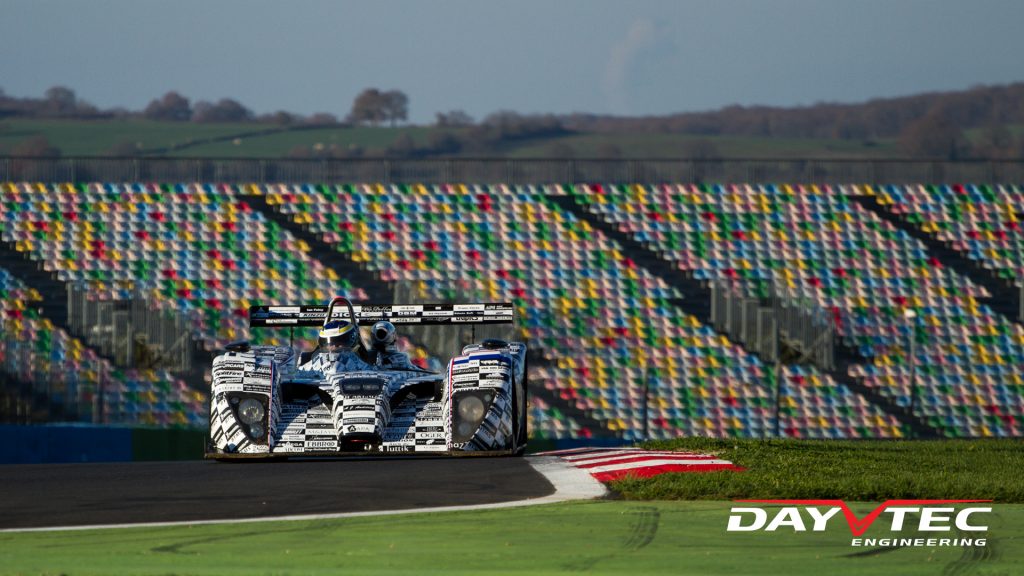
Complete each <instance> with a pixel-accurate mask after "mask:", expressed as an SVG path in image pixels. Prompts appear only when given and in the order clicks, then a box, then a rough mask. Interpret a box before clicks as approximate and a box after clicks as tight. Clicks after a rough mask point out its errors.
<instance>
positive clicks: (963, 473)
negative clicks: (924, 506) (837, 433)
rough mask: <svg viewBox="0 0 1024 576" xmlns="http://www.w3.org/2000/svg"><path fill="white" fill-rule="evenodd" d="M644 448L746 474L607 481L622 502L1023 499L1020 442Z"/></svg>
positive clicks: (687, 443)
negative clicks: (689, 455)
mask: <svg viewBox="0 0 1024 576" xmlns="http://www.w3.org/2000/svg"><path fill="white" fill-rule="evenodd" d="M645 446H646V447H648V448H654V449H659V450H693V451H700V452H709V453H713V454H716V455H719V456H721V457H722V458H725V459H727V460H730V461H732V462H734V463H736V464H738V465H740V466H743V467H744V468H746V469H747V471H746V472H743V473H740V474H737V473H734V472H714V473H708V474H663V475H661V476H655V477H653V478H645V479H637V478H628V479H626V480H622V481H619V482H615V483H613V484H612V488H613V489H614V490H616V491H618V492H619V493H621V494H622V495H623V496H624V497H625V498H629V499H637V500H651V499H658V500H693V499H710V500H722V499H733V498H763V499H767V498H841V499H846V500H859V501H875V500H887V499H891V498H949V499H992V500H995V501H996V502H1003V503H1007V502H1024V474H1022V473H1021V470H1024V440H939V441H919V442H914V441H882V440H877V441H871V440H863V441H862V440H857V441H839V440H835V441H820V440H817V441H815V440H769V441H762V440H726V439H713V438H685V439H679V440H671V441H664V442H651V443H649V444H646V445H645Z"/></svg>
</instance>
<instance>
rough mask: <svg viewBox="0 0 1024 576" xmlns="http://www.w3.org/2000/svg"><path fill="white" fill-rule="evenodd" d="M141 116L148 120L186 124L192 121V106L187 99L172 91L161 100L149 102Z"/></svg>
mask: <svg viewBox="0 0 1024 576" xmlns="http://www.w3.org/2000/svg"><path fill="white" fill-rule="evenodd" d="M142 115H143V116H145V117H146V118H149V119H150V120H169V121H172V122H187V121H188V120H190V119H192V106H191V104H190V103H189V101H188V98H185V97H184V96H182V95H181V94H178V93H177V92H174V91H173V90H172V91H171V92H168V93H167V94H164V95H163V96H162V97H161V98H157V99H155V100H153V101H151V102H150V103H149V105H147V106H146V109H145V110H143V112H142Z"/></svg>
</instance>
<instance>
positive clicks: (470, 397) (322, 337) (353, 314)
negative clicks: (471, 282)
mask: <svg viewBox="0 0 1024 576" xmlns="http://www.w3.org/2000/svg"><path fill="white" fill-rule="evenodd" d="M514 324H515V309H514V308H513V306H512V304H509V303H484V304H430V305H359V306H357V305H354V304H353V303H352V302H350V301H349V300H348V299H346V298H344V297H340V296H339V297H335V298H333V299H332V300H331V302H330V303H329V304H328V305H327V306H316V305H289V306H253V307H251V308H250V310H249V325H250V329H262V328H277V329H280V328H290V329H292V330H294V329H295V328H301V327H319V331H318V335H317V343H316V347H315V348H313V349H312V350H309V351H305V352H302V351H297V350H296V349H295V348H294V347H293V346H291V345H289V346H259V345H251V344H250V343H249V342H248V341H240V342H234V343H231V344H229V345H228V346H227V347H226V349H225V350H224V351H223V353H221V354H219V355H217V356H216V357H215V358H214V360H213V368H212V390H211V394H210V402H211V406H210V436H209V440H208V444H207V450H206V456H207V457H208V458H215V459H235V458H274V457H294V456H303V457H306V456H343V455H354V454H356V455H360V456H366V455H371V454H380V455H385V454H406V455H408V454H416V455H420V454H436V455H479V454H503V455H519V454H522V453H523V451H524V450H525V448H526V437H527V430H526V404H527V382H526V345H525V344H524V343H522V342H515V341H512V340H511V338H497V337H486V338H481V337H482V336H484V335H489V336H494V335H495V333H496V331H498V333H499V334H501V333H507V334H509V335H514ZM367 326H369V327H370V329H369V331H368V332H369V334H368V335H364V331H365V328H363V329H362V330H361V329H360V327H367ZM399 327H401V328H399ZM403 331H404V332H405V333H406V334H404V335H402V334H401V332H403ZM400 335H402V336H404V337H402V338H400ZM366 336H368V338H367V337H366ZM367 340H369V344H367ZM400 341H401V342H408V343H411V344H413V345H417V346H418V347H419V349H420V350H426V351H427V352H429V353H430V354H432V357H433V358H434V365H433V368H434V370H431V369H430V366H428V367H422V366H420V365H417V364H416V363H413V362H411V361H410V360H409V355H408V354H407V353H406V352H403V351H402V350H400V349H399V343H400ZM432 348H448V350H433V349H432ZM442 352H447V353H448V354H452V352H454V355H453V356H452V357H450V358H447V360H446V362H443V363H442V360H441V359H443V358H445V356H444V355H443V354H442ZM441 366H444V369H443V370H441V369H440V368H441Z"/></svg>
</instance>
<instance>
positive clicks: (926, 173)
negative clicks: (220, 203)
mask: <svg viewBox="0 0 1024 576" xmlns="http://www.w3.org/2000/svg"><path fill="white" fill-rule="evenodd" d="M0 181H8V182H18V181H31V182H224V183H246V182H253V183H270V182H282V183H308V182H316V183H343V182H381V183H387V184H390V183H424V184H437V183H449V182H477V183H498V182H501V183H507V184H549V183H563V184H569V183H579V182H655V183H656V182H831V183H847V182H848V183H892V184H900V183H913V182H1024V159H1015V160H963V161H942V160H905V159H875V160H865V159H751V158H738V159H728V160H707V159H705V160H694V159H678V160H661V159H646V160H624V159H574V158H564V159H509V158H437V159H384V158H375V159H335V158H331V159H311V160H291V159H257V158H168V157H127V158H107V157H67V158H25V157H0Z"/></svg>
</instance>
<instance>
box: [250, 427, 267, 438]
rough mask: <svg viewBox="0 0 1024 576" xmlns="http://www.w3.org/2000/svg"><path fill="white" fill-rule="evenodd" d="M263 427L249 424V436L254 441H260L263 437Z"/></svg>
mask: <svg viewBox="0 0 1024 576" xmlns="http://www.w3.org/2000/svg"><path fill="white" fill-rule="evenodd" d="M263 432H264V430H263V425H262V424H249V436H252V437H253V438H254V439H257V440H258V439H260V438H262V437H263Z"/></svg>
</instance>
